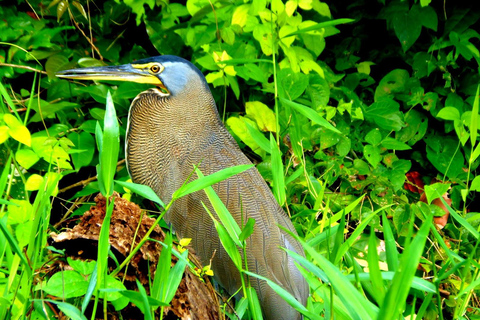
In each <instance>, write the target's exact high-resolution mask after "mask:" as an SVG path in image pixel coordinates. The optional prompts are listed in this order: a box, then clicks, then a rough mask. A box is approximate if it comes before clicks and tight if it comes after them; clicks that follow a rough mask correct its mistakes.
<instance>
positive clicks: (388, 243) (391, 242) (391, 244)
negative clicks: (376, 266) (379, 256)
mask: <svg viewBox="0 0 480 320" xmlns="http://www.w3.org/2000/svg"><path fill="white" fill-rule="evenodd" d="M382 225H383V236H384V238H385V252H386V255H387V265H388V270H390V271H396V270H397V268H398V251H397V244H396V242H395V238H394V237H393V232H392V228H391V227H390V222H389V221H388V219H387V216H386V215H385V212H382Z"/></svg>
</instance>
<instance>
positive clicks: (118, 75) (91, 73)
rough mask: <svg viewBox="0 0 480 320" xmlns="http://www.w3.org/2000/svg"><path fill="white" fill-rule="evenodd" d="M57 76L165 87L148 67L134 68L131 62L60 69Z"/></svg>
mask: <svg viewBox="0 0 480 320" xmlns="http://www.w3.org/2000/svg"><path fill="white" fill-rule="evenodd" d="M56 76H57V77H59V78H67V79H78V80H113V81H129V82H137V83H148V84H152V85H156V86H160V87H164V86H163V83H162V81H160V79H159V78H158V77H157V76H155V75H153V74H151V73H149V72H148V70H147V69H143V68H138V69H137V68H134V67H133V66H132V65H131V64H123V65H119V66H107V67H93V68H78V69H69V70H63V71H58V72H57V73H56Z"/></svg>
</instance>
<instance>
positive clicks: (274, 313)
mask: <svg viewBox="0 0 480 320" xmlns="http://www.w3.org/2000/svg"><path fill="white" fill-rule="evenodd" d="M57 76H58V77H60V78H68V79H80V80H117V81H130V82H136V83H146V84H151V85H153V86H154V87H153V88H150V89H147V90H146V91H143V92H140V93H139V94H138V95H137V96H136V97H135V98H134V99H133V101H132V103H131V106H130V109H129V113H128V124H127V131H126V136H125V145H126V146H125V159H126V163H127V168H128V171H129V174H130V176H131V178H132V181H133V182H135V183H139V184H144V185H147V186H149V187H151V188H152V189H153V190H154V191H155V193H157V195H158V196H159V197H160V198H161V199H162V200H163V201H164V202H166V203H168V202H169V201H170V200H171V199H172V195H173V193H174V192H175V190H177V189H178V188H180V187H181V186H182V184H183V183H184V182H185V181H188V180H189V179H195V178H196V177H197V176H196V175H195V174H194V175H193V176H192V170H193V168H194V165H198V164H199V169H200V170H201V171H202V173H203V174H206V175H207V174H212V173H215V172H217V171H219V170H221V169H224V168H227V167H233V166H238V165H243V164H251V162H250V160H249V159H248V158H247V157H246V156H245V154H244V153H243V152H242V151H241V150H240V148H239V146H238V145H237V143H236V141H235V139H234V138H233V137H232V136H231V134H230V133H229V132H228V130H227V129H226V128H225V126H224V124H223V123H222V121H221V119H220V117H219V114H218V110H217V106H216V103H215V100H214V98H213V95H212V93H211V91H210V88H209V86H208V84H207V81H206V79H205V77H204V75H203V74H202V72H201V71H200V70H199V69H198V68H197V67H195V65H194V64H192V63H191V62H190V61H188V60H185V59H183V58H180V57H177V56H171V55H162V56H156V57H150V58H146V59H141V60H137V61H134V62H132V63H130V64H124V65H118V66H104V67H92V68H78V69H70V70H64V71H60V72H57ZM213 188H214V190H215V192H216V193H217V194H218V196H219V198H220V199H221V200H222V202H223V203H224V204H225V206H226V207H227V209H228V210H229V212H230V213H231V215H232V216H233V217H234V219H235V220H236V221H237V223H238V224H239V225H240V223H241V221H247V219H248V218H253V219H255V227H254V231H253V233H252V235H251V236H250V237H249V238H248V239H247V240H246V257H247V266H248V270H249V271H251V272H254V273H257V274H259V275H261V276H264V277H267V278H269V279H271V280H273V281H274V282H276V283H277V284H279V285H280V286H281V287H283V288H284V289H285V290H287V291H288V292H290V293H291V294H292V295H293V296H294V297H295V298H296V299H297V300H298V301H300V302H301V303H302V304H303V305H305V303H306V300H307V297H308V293H309V292H308V286H307V284H306V282H305V279H304V278H303V276H302V275H301V273H300V271H299V270H298V269H297V267H296V266H295V264H294V259H293V258H292V257H290V256H289V255H288V254H287V253H286V252H285V251H284V250H282V249H281V248H282V247H283V248H287V249H289V250H291V251H293V252H296V253H297V254H300V255H302V256H303V255H304V253H303V249H302V246H301V245H300V243H299V242H298V241H297V240H296V239H295V238H294V237H292V236H291V235H290V234H288V233H287V232H285V231H284V230H282V228H279V226H282V227H283V228H284V229H286V230H289V231H290V232H291V233H294V234H296V231H295V228H294V226H293V224H292V222H291V220H290V219H289V217H288V216H287V214H286V213H285V211H284V210H283V209H282V208H281V207H280V205H279V204H278V202H277V201H276V199H275V197H274V196H273V194H272V192H271V190H270V188H269V187H268V185H267V184H266V182H265V180H264V179H263V178H262V176H261V175H260V173H259V172H258V170H257V169H256V168H255V167H252V168H250V169H248V170H246V171H244V172H242V173H240V174H237V175H235V176H233V177H230V178H228V179H226V180H224V181H221V182H219V183H217V184H215V185H213ZM202 203H203V204H205V205H206V206H207V207H208V208H209V209H210V211H211V212H214V210H213V208H212V206H211V204H210V202H209V200H208V198H207V195H206V193H205V192H204V191H203V190H201V191H197V192H195V193H192V194H189V195H187V196H185V197H182V198H180V199H177V200H176V201H175V202H174V203H173V205H172V206H171V207H170V209H169V210H168V212H166V214H165V220H166V222H167V223H169V224H171V226H172V227H173V229H174V231H175V232H176V234H177V236H178V237H179V238H191V239H192V241H191V244H192V247H193V248H194V250H195V252H196V253H197V255H198V256H199V257H200V259H201V261H202V263H203V264H204V265H208V264H209V261H210V260H212V261H211V267H212V270H213V272H214V277H215V279H216V281H217V282H218V283H219V284H220V285H221V286H222V287H224V288H225V289H226V291H227V292H229V293H230V294H234V293H235V292H237V290H238V289H239V288H240V287H241V278H240V277H241V275H240V273H239V272H238V270H237V268H236V267H235V265H234V263H233V262H232V261H231V259H230V258H229V256H228V254H227V253H226V251H225V249H224V248H223V247H222V244H221V242H220V239H219V237H218V234H217V231H216V229H215V227H214V223H213V221H212V219H211V217H210V216H209V215H208V214H207V212H206V210H205V208H204V207H203V205H202ZM214 252H216V253H215V255H214ZM212 256H213V258H212ZM250 281H251V284H252V286H253V287H254V288H255V290H256V292H257V295H258V298H259V300H260V304H261V306H262V312H263V314H264V317H265V319H269V320H274V319H275V320H281V319H285V320H295V319H301V315H300V313H298V312H297V311H296V310H295V309H294V308H292V307H291V306H290V305H289V304H288V303H287V302H285V301H284V300H283V299H282V298H281V297H280V296H279V295H277V294H276V293H275V292H274V291H273V290H272V289H271V288H270V286H268V285H267V283H266V282H265V281H263V280H259V279H257V278H255V279H253V278H251V279H250Z"/></svg>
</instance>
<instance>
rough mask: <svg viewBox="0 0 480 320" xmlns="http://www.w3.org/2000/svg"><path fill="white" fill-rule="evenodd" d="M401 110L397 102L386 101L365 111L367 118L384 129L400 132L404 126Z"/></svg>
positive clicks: (375, 103) (377, 103) (374, 104)
mask: <svg viewBox="0 0 480 320" xmlns="http://www.w3.org/2000/svg"><path fill="white" fill-rule="evenodd" d="M399 109H400V105H399V103H398V102H397V101H395V100H391V99H384V100H382V101H380V102H374V103H373V104H372V105H370V107H368V108H367V109H366V110H365V118H366V119H367V120H370V121H373V122H375V123H376V124H377V125H378V126H379V127H380V128H382V129H385V130H388V131H390V130H395V131H398V130H400V129H401V128H402V127H403V126H404V122H403V113H401V112H400V111H399Z"/></svg>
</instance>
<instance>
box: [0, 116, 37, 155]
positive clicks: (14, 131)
mask: <svg viewBox="0 0 480 320" xmlns="http://www.w3.org/2000/svg"><path fill="white" fill-rule="evenodd" d="M3 121H5V124H6V125H7V126H8V134H9V135H10V137H12V138H13V139H15V140H17V141H18V142H20V143H23V144H25V145H27V146H29V147H30V146H31V143H32V137H31V135H30V131H29V130H28V129H27V127H25V126H24V125H23V123H21V122H20V121H19V120H18V119H17V118H16V117H15V116H13V115H11V114H9V113H6V114H4V115H3Z"/></svg>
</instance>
